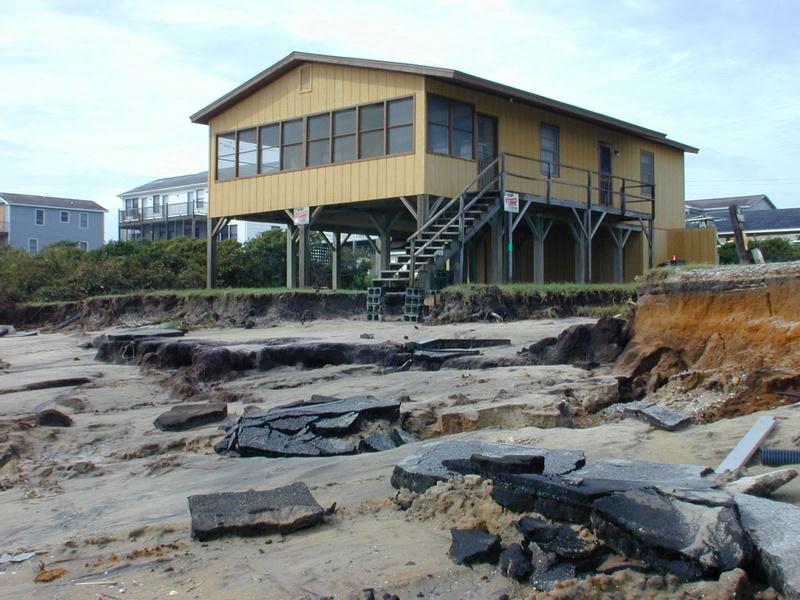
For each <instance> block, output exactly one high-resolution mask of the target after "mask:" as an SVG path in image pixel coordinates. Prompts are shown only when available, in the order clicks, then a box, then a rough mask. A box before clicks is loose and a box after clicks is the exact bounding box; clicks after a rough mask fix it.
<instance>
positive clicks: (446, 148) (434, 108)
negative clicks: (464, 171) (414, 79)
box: [428, 95, 475, 160]
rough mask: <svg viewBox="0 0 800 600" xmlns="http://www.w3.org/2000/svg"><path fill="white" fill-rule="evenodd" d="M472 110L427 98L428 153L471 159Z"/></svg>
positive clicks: (469, 107) (459, 103)
mask: <svg viewBox="0 0 800 600" xmlns="http://www.w3.org/2000/svg"><path fill="white" fill-rule="evenodd" d="M474 126H475V118H474V110H473V108H472V106H471V105H469V104H465V103H464V102H458V101H457V100H451V99H449V98H443V97H441V96H434V95H430V96H428V150H429V151H430V152H435V153H437V154H447V155H449V156H455V157H457V158H467V159H470V160H472V159H473V158H474V157H475V151H474V150H475V144H474V139H475V136H474Z"/></svg>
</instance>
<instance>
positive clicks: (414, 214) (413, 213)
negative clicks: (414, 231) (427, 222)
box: [400, 196, 419, 221]
mask: <svg viewBox="0 0 800 600" xmlns="http://www.w3.org/2000/svg"><path fill="white" fill-rule="evenodd" d="M400 202H402V203H403V206H405V207H406V209H407V210H408V212H409V213H411V216H412V217H413V218H414V220H415V221H419V219H418V218H417V214H418V213H417V209H416V208H414V207H413V206H411V203H410V202H409V201H408V200H406V197H405V196H400Z"/></svg>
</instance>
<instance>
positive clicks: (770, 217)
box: [714, 208, 800, 234]
mask: <svg viewBox="0 0 800 600" xmlns="http://www.w3.org/2000/svg"><path fill="white" fill-rule="evenodd" d="M714 225H715V226H716V228H717V231H718V232H719V233H732V232H733V227H731V221H730V216H729V215H728V213H720V214H719V216H716V215H714ZM744 230H745V233H751V234H752V233H759V232H760V233H779V232H786V233H800V208H776V209H774V210H773V209H770V210H749V211H747V212H746V213H744Z"/></svg>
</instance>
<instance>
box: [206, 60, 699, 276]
mask: <svg viewBox="0 0 800 600" xmlns="http://www.w3.org/2000/svg"><path fill="white" fill-rule="evenodd" d="M191 120H192V121H193V122H195V123H201V124H205V125H208V126H209V129H210V131H209V134H210V137H209V139H210V140H211V145H210V149H209V150H210V154H209V161H210V167H211V176H210V181H209V213H208V214H209V218H210V221H209V222H210V224H211V231H210V233H212V234H215V233H217V232H218V231H222V230H223V228H224V227H225V226H226V225H227V224H228V223H229V222H230V220H231V219H247V220H263V221H274V222H283V223H285V224H286V225H287V226H288V228H289V231H290V233H291V235H289V236H287V240H288V241H287V245H288V257H289V260H287V285H289V286H290V287H293V286H301V287H303V286H306V285H307V284H308V281H309V278H308V260H309V252H308V249H307V240H308V230H309V229H315V230H320V231H325V232H327V233H328V234H329V239H330V240H331V247H332V252H333V254H334V257H336V256H337V255H338V252H339V248H340V247H341V242H340V240H341V237H342V236H344V235H347V234H364V235H373V236H377V238H378V240H379V243H377V244H376V247H377V248H378V249H379V251H380V253H379V261H380V276H379V277H378V278H377V279H376V283H378V284H382V285H386V286H391V287H396V288H401V289H402V288H403V287H406V286H407V285H408V284H409V283H413V284H414V285H417V286H423V287H430V285H431V284H432V282H433V281H437V282H441V281H448V280H449V281H455V282H495V283H500V282H510V281H514V282H516V281H534V282H546V281H579V282H587V281H590V282H602V281H623V280H625V281H627V280H631V279H632V278H633V277H634V276H636V275H638V274H641V273H642V272H644V271H645V270H646V269H647V268H649V267H652V266H653V265H654V264H657V263H660V262H664V261H665V260H669V257H670V256H671V255H672V254H673V253H674V247H675V245H679V244H680V242H681V240H680V238H681V236H682V235H683V234H684V233H685V229H684V227H685V224H684V200H685V198H684V153H686V152H690V153H696V152H697V149H696V148H694V147H692V146H689V145H687V144H682V143H680V142H676V141H674V140H671V139H669V138H668V137H667V136H666V135H665V134H663V133H659V132H657V131H653V130H651V129H647V128H644V127H640V126H638V125H634V124H632V123H628V122H625V121H621V120H619V119H616V118H614V117H609V116H605V115H602V114H599V113H595V112H592V111H589V110H585V109H582V108H578V107H576V106H571V105H569V104H565V103H563V102H558V101H556V100H551V99H549V98H545V97H543V96H539V95H536V94H532V93H530V92H526V91H523V90H519V89H515V88H512V87H509V86H506V85H502V84H500V83H495V82H493V81H488V80H486V79H481V78H478V77H474V76H471V75H467V74H465V73H462V72H459V71H453V70H449V69H440V68H434V67H425V66H419V65H413V64H405V63H393V62H383V61H375V60H364V59H355V58H342V57H335V56H325V55H318V54H307V53H301V52H293V53H292V54H290V55H289V56H287V57H286V58H284V59H283V60H281V61H279V62H278V63H276V64H274V65H273V66H271V67H270V68H268V69H267V70H265V71H263V72H262V73H259V74H258V75H256V76H255V77H253V78H252V79H250V80H248V81H247V82H245V83H243V84H242V85H240V86H239V87H237V88H236V89H234V90H232V91H231V92H229V93H228V94H226V95H225V96H223V97H222V98H220V99H218V100H216V101H215V102H213V103H212V104H210V105H209V106H207V107H206V108H204V109H202V110H200V111H199V112H197V113H196V114H194V115H192V117H191ZM690 233H691V232H690ZM695 233H696V232H695ZM697 235H706V233H705V232H700V233H699V234H697ZM712 238H713V236H712ZM712 238H710V248H711V249H712V251H713V249H714V240H713V239H712ZM216 239H217V236H215V235H211V236H210V240H211V242H212V243H210V244H209V245H208V252H209V270H208V273H209V285H210V286H213V285H214V282H215V272H216V267H215V265H216V250H215V247H216ZM706 245H708V244H706ZM682 247H683V246H682ZM392 250H394V253H392ZM682 258H685V259H687V260H702V259H696V258H693V257H691V256H682ZM331 262H332V265H333V268H334V270H335V269H336V265H337V264H338V262H339V261H338V260H333V261H331ZM442 275H444V277H443V276H442ZM336 277H337V275H336V273H334V285H335V281H336Z"/></svg>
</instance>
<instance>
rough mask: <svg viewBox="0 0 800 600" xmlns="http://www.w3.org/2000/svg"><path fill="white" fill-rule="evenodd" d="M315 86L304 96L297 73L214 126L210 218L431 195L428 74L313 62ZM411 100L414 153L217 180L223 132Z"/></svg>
mask: <svg viewBox="0 0 800 600" xmlns="http://www.w3.org/2000/svg"><path fill="white" fill-rule="evenodd" d="M311 80H312V81H311V91H310V92H300V74H299V69H294V70H292V71H290V72H289V73H287V74H285V75H284V76H283V77H281V78H279V79H277V80H276V81H274V82H273V83H271V84H270V85H268V86H267V87H265V88H263V89H262V90H260V91H258V92H256V93H254V94H253V95H251V96H249V97H248V98H246V99H244V100H243V101H241V102H240V103H238V104H236V105H235V106H233V107H232V108H230V109H229V110H227V111H225V112H224V113H222V114H220V115H218V116H216V117H214V118H213V119H212V120H211V123H210V133H211V137H210V144H209V146H210V148H209V161H210V163H209V164H210V166H211V169H210V170H211V174H210V182H209V194H210V204H209V207H210V209H209V210H210V216H212V217H220V216H242V215H248V214H258V213H263V212H269V211H275V210H281V209H291V208H293V207H299V206H316V205H320V204H337V203H343V202H355V201H362V200H373V199H377V198H393V197H397V196H410V195H415V194H421V193H423V192H424V189H423V186H424V176H423V168H424V147H425V130H424V122H425V118H424V115H425V94H424V88H425V83H424V78H423V77H422V76H419V75H412V74H405V73H392V72H389V71H380V70H376V69H361V68H353V67H343V66H338V65H325V64H313V65H311ZM404 96H413V97H414V104H415V106H414V144H415V151H416V152H415V153H414V154H407V155H402V156H392V157H385V158H375V159H370V160H362V161H355V162H351V163H343V164H335V165H326V166H320V167H314V168H309V169H302V170H298V171H291V172H286V173H278V174H273V175H262V176H254V177H249V178H243V179H234V180H229V181H222V182H217V181H214V171H215V166H216V148H215V145H216V135H217V134H218V133H224V132H226V131H231V130H234V129H242V128H246V127H253V126H256V125H262V124H266V123H274V122H277V121H282V120H284V119H292V118H296V117H302V116H308V115H313V114H316V113H321V112H327V111H330V110H336V109H340V108H347V107H351V106H355V105H359V104H367V103H370V102H377V101H381V100H386V99H392V98H398V97H404ZM421 149H423V151H422V152H420V150H421Z"/></svg>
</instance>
